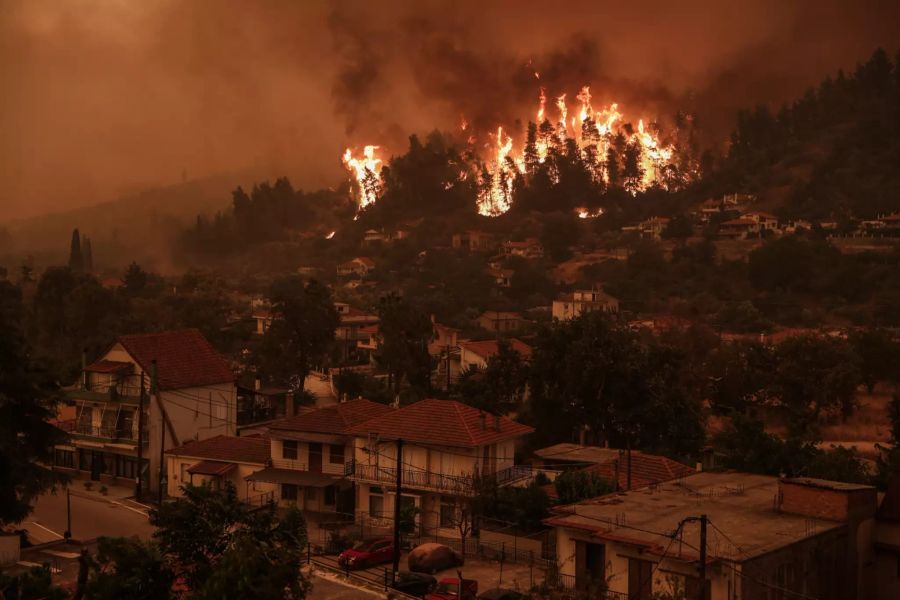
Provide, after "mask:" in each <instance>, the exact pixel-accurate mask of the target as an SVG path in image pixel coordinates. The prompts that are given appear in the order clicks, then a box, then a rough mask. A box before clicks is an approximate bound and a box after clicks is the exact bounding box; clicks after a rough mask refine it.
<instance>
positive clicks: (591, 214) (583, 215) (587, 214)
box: [576, 208, 603, 219]
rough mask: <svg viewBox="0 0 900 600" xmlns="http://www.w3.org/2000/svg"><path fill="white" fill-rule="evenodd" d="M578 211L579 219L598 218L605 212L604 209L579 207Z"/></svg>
mask: <svg viewBox="0 0 900 600" xmlns="http://www.w3.org/2000/svg"><path fill="white" fill-rule="evenodd" d="M576 212H577V213H578V218H579V219H596V218H597V217H599V216H600V215H602V214H603V209H602V208H595V209H594V210H590V209H587V208H578V209H576Z"/></svg>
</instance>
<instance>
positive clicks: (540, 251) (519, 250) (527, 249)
mask: <svg viewBox="0 0 900 600" xmlns="http://www.w3.org/2000/svg"><path fill="white" fill-rule="evenodd" d="M500 251H501V254H502V255H503V256H521V257H522V258H532V259H533V258H543V257H544V246H543V245H542V244H541V242H540V240H538V239H537V238H527V239H526V240H524V241H522V242H512V241H510V242H503V245H502V246H501V247H500Z"/></svg>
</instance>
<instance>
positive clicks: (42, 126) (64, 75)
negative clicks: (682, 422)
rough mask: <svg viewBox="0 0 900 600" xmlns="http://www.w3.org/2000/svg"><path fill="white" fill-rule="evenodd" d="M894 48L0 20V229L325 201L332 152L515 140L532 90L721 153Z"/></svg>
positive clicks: (310, 26) (442, 16)
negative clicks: (242, 192)
mask: <svg viewBox="0 0 900 600" xmlns="http://www.w3.org/2000/svg"><path fill="white" fill-rule="evenodd" d="M897 40H900V5H898V4H897V3H895V2H856V3H853V4H852V5H850V4H849V3H846V2H838V1H837V0H834V1H813V0H806V1H801V2H782V1H780V0H765V1H762V2H760V1H759V0H745V1H741V2H719V1H716V0H708V1H706V2H700V1H694V2H680V3H672V2H670V1H665V2H664V1H661V0H652V1H651V0H648V1H643V2H641V1H638V2H629V3H621V2H597V1H596V0H590V1H589V0H572V1H569V2H564V3H557V4H552V3H549V4H548V3H546V2H540V3H538V2H534V3H519V2H502V3H501V2H483V1H477V2H476V1H473V0H466V1H455V2H435V1H426V2H416V3H409V2H400V1H396V2H373V3H362V2H336V3H332V2H277V1H274V0H273V1H269V2H256V1H250V0H243V1H241V0H239V1H237V2H229V3H210V2H201V1H199V0H198V1H183V0H156V1H151V2H119V1H114V0H93V1H85V2H78V3H69V2H56V1H53V0H6V1H5V2H3V3H2V4H0V89H2V90H3V93H2V94H0V219H6V218H12V217H18V216H25V215H33V214H40V213H43V212H47V211H54V210H61V209H66V208H71V207H73V206H80V205H86V204H93V203H96V202H100V201H105V200H109V199H111V198H113V197H115V196H116V195H118V194H120V193H122V192H124V191H128V190H133V189H138V188H142V187H146V186H153V185H161V184H168V183H175V182H178V181H180V180H181V179H182V178H183V177H187V178H194V177H200V176H205V175H209V174H213V173H221V172H229V171H235V170H239V169H247V168H252V169H254V172H255V173H260V174H264V175H262V176H270V177H271V176H275V175H278V174H282V173H286V174H288V175H289V176H291V178H292V179H293V180H294V181H295V183H297V184H298V185H301V186H303V187H305V188H311V187H316V186H321V185H332V184H334V183H335V182H337V181H339V180H340V178H341V177H343V176H344V174H343V172H342V167H341V164H340V155H341V151H342V149H343V148H344V147H346V146H348V145H349V146H361V145H362V144H365V143H382V144H385V145H386V146H387V152H388V154H389V153H391V152H401V151H403V149H404V147H405V138H406V136H407V135H408V134H409V133H412V132H420V133H424V132H427V131H429V130H431V129H434V128H439V129H443V130H456V128H457V127H458V124H459V122H460V118H461V117H465V118H466V119H467V120H468V121H469V122H470V123H472V124H473V126H475V127H476V128H477V129H481V130H486V129H487V128H490V127H494V126H496V125H498V124H503V125H505V126H506V127H508V128H509V130H510V131H516V128H517V127H518V128H521V127H522V125H523V124H522V123H521V122H519V123H517V122H516V120H517V119H522V118H528V117H529V116H530V115H532V114H533V111H534V108H535V99H536V95H537V90H538V88H539V86H540V85H545V86H546V87H547V89H548V93H551V94H556V93H562V92H563V91H566V92H568V93H569V94H574V93H575V91H577V89H578V87H580V86H581V85H584V84H589V85H590V86H591V91H592V93H593V94H594V96H595V98H596V101H597V103H598V104H600V103H605V102H610V101H613V100H615V101H618V102H620V103H621V104H622V105H623V106H624V107H626V109H627V112H628V114H629V115H632V114H635V115H637V116H645V117H648V118H662V119H666V118H668V117H670V116H671V115H672V114H674V112H675V111H677V110H686V111H689V112H691V113H693V114H694V115H695V116H696V118H697V119H698V120H699V123H700V124H701V126H702V127H703V128H704V130H705V131H706V133H707V135H708V136H709V138H710V140H711V141H718V140H724V139H726V138H727V132H728V129H729V127H730V123H731V120H732V118H733V115H734V112H735V110H736V109H737V108H739V107H742V106H747V105H752V104H754V103H757V102H760V101H764V102H779V101H782V100H784V99H789V98H791V97H793V96H795V95H797V94H799V93H802V91H803V89H804V88H805V87H806V86H808V85H810V84H813V83H815V82H817V81H818V80H819V79H821V77H823V76H824V75H826V74H828V73H830V72H833V71H834V70H835V69H837V68H841V67H843V68H845V69H852V68H853V66H854V65H855V64H856V63H857V62H858V61H860V60H864V59H865V58H866V57H867V56H868V55H869V54H870V53H871V52H872V50H873V49H874V48H875V47H876V46H878V45H882V46H885V47H886V49H887V50H888V51H889V52H895V51H896V50H897V48H896V43H897ZM535 72H538V73H539V74H540V80H539V81H538V80H537V79H536V78H535V75H534V73H535Z"/></svg>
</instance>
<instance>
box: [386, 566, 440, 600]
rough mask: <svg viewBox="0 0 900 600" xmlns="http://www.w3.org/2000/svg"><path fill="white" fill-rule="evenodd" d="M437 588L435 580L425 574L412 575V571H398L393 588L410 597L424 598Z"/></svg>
mask: <svg viewBox="0 0 900 600" xmlns="http://www.w3.org/2000/svg"><path fill="white" fill-rule="evenodd" d="M436 586H437V579H435V578H434V577H432V576H431V575H427V574H425V573H413V572H412V571H400V572H398V573H397V581H396V582H395V583H394V585H393V588H394V589H395V590H397V591H399V592H403V593H404V594H409V595H410V596H418V597H420V598H424V597H425V596H427V595H428V594H430V593H431V591H432V590H433V589H434V588H435V587H436Z"/></svg>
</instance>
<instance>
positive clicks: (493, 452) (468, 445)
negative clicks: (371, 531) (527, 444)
mask: <svg viewBox="0 0 900 600" xmlns="http://www.w3.org/2000/svg"><path fill="white" fill-rule="evenodd" d="M351 431H352V433H354V434H356V436H357V438H356V446H355V449H354V454H353V457H352V459H351V460H350V461H349V462H348V464H347V470H346V473H347V476H348V477H349V478H350V479H351V480H352V481H354V482H356V512H357V518H358V520H360V521H362V522H364V523H368V524H372V525H377V524H388V523H389V522H390V521H391V519H392V518H393V515H394V505H395V502H396V496H397V491H396V490H397V487H396V484H397V463H398V461H397V453H398V448H399V451H400V454H401V455H402V457H401V461H400V463H401V473H400V476H401V486H402V496H401V500H400V502H401V503H403V504H404V505H406V506H411V507H413V506H414V507H415V508H416V509H418V510H417V511H416V513H417V514H416V521H417V522H418V525H419V526H420V527H421V528H423V529H424V530H426V531H428V532H434V533H440V534H441V535H446V536H454V537H456V536H458V535H459V533H458V532H457V531H456V530H455V525H454V519H455V515H454V511H455V510H456V509H457V507H458V506H459V502H460V499H461V498H463V499H465V498H471V497H472V496H473V495H474V494H475V493H476V484H477V478H478V477H479V476H490V477H493V478H495V480H496V481H497V483H498V484H499V485H511V484H514V483H516V482H522V481H525V480H527V479H528V478H529V477H530V473H531V470H530V469H529V468H527V467H521V466H517V465H516V464H515V459H514V456H515V447H516V442H517V441H519V440H520V439H521V438H522V437H523V436H525V435H527V434H528V433H531V432H532V431H533V430H532V428H531V427H528V426H527V425H522V424H521V423H517V422H516V421H513V420H512V419H509V418H506V417H500V416H497V415H491V414H487V413H485V412H483V411H480V410H478V409H476V408H473V407H471V406H468V405H465V404H462V403H460V402H456V401H453V400H435V399H428V400H421V401H419V402H416V403H414V404H410V405H408V406H405V407H402V408H399V409H396V410H393V411H390V412H386V413H384V414H383V415H381V416H377V417H374V418H372V419H369V420H367V421H365V422H363V423H361V424H359V425H357V426H355V427H354V428H353V429H352V430H351Z"/></svg>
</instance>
